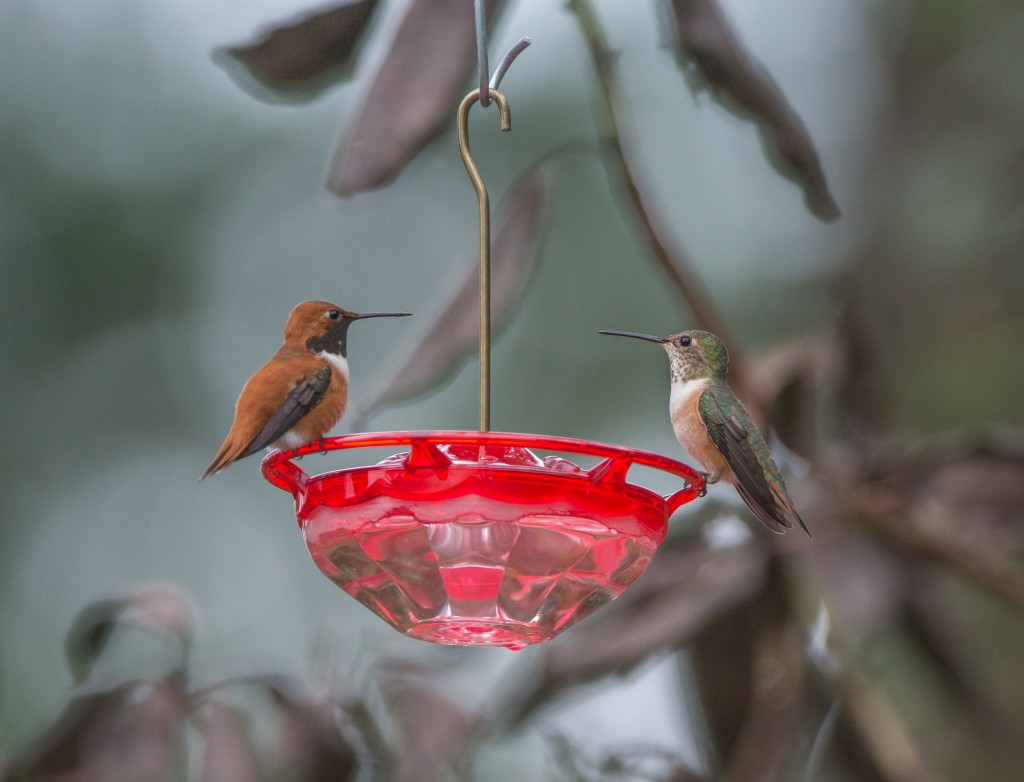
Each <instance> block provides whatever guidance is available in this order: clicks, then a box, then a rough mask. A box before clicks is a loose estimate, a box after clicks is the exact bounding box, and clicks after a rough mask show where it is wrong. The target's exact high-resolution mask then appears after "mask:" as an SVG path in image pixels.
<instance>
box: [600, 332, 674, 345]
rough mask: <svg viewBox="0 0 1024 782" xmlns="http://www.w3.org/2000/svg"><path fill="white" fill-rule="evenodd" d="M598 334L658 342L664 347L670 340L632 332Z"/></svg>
mask: <svg viewBox="0 0 1024 782" xmlns="http://www.w3.org/2000/svg"><path fill="white" fill-rule="evenodd" d="M597 333H598V334H611V335H612V336H615V337H635V338H636V339H646V340H647V341H648V342H657V343H658V344H659V345H664V344H665V343H666V342H668V340H667V339H666V338H665V337H655V336H653V335H651V334H637V333H635V332H632V331H599V332H597Z"/></svg>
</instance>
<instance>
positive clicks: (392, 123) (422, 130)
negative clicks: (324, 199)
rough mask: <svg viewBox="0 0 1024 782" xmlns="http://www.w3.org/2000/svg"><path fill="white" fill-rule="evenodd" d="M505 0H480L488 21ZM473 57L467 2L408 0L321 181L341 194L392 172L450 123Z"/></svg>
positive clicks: (366, 186) (471, 20)
mask: <svg viewBox="0 0 1024 782" xmlns="http://www.w3.org/2000/svg"><path fill="white" fill-rule="evenodd" d="M505 2H506V0H488V1H487V3H486V6H485V9H486V18H487V20H488V28H489V29H492V28H493V21H494V19H495V17H496V16H497V14H498V13H499V11H500V9H501V8H502V7H503V6H504V5H505ZM475 64H476V23H475V20H474V17H473V4H472V3H470V2H451V1H450V0H449V2H440V3H439V2H437V0H413V1H412V4H411V5H410V7H409V10H408V11H407V12H406V14H405V18H404V19H403V20H402V23H401V26H400V27H399V29H398V32H397V33H396V34H395V38H394V40H393V41H392V42H391V49H390V50H389V51H388V53H387V56H386V57H385V58H384V60H383V62H382V64H381V66H380V69H379V70H378V71H377V75H376V77H375V78H374V80H373V84H372V85H371V86H370V89H369V92H368V93H367V95H366V99H365V101H364V103H363V106H362V109H361V110H360V112H359V116H358V117H357V118H356V120H355V122H354V123H353V125H352V126H351V127H350V129H349V130H348V131H347V133H346V134H345V137H344V138H343V139H342V141H341V142H339V144H338V147H337V149H336V150H335V152H334V156H333V158H332V160H331V164H330V170H329V171H328V175H327V189H328V190H330V191H331V192H333V193H335V194H337V195H340V196H348V195H353V194H354V193H359V192H361V191H363V190H372V189H373V188H376V187H381V186H382V185H385V184H387V183H388V182H390V181H391V180H393V179H394V178H395V177H396V176H398V174H399V173H400V172H401V171H402V169H403V168H405V165H406V164H407V163H408V162H409V161H410V160H412V159H413V158H414V157H415V156H416V154H417V153H418V152H419V151H420V150H421V149H423V147H425V146H426V145H427V144H428V143H429V142H430V141H431V139H433V138H434V137H435V136H436V135H437V134H438V133H440V132H441V131H443V130H446V129H450V128H453V127H454V124H455V107H456V105H457V103H458V101H459V100H460V99H461V98H462V96H463V94H465V92H466V91H467V89H466V86H467V84H468V82H469V77H470V74H472V72H473V70H474V65H475Z"/></svg>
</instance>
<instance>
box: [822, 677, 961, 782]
mask: <svg viewBox="0 0 1024 782" xmlns="http://www.w3.org/2000/svg"><path fill="white" fill-rule="evenodd" d="M833 685H834V686H836V687H837V688H838V689H839V691H840V692H841V693H842V696H841V697H842V702H841V703H842V706H843V707H844V709H845V710H846V713H847V716H848V717H849V718H850V719H851V720H852V722H853V725H854V727H855V728H856V729H857V731H858V733H859V734H860V737H861V738H862V740H863V741H864V742H865V744H866V745H867V749H868V752H869V753H870V754H871V756H872V759H873V760H874V762H875V763H876V765H877V768H878V770H879V771H881V772H882V773H883V774H885V777H886V779H887V780H890V782H940V780H942V777H940V776H938V775H936V774H934V773H933V772H931V771H929V770H928V768H927V766H926V765H925V762H924V759H923V758H922V756H921V752H920V750H919V749H918V747H917V745H916V744H915V743H914V739H913V737H912V736H911V735H910V732H909V730H908V729H907V726H906V724H905V723H904V721H903V719H902V717H901V716H900V713H899V711H898V710H897V709H896V707H895V706H894V705H893V703H892V701H890V700H889V698H888V697H887V696H886V695H885V693H883V692H882V691H881V690H880V689H879V688H878V687H876V686H875V685H874V683H873V682H872V681H871V679H870V678H869V677H868V676H866V675H865V674H864V673H863V672H862V671H861V670H860V669H859V667H858V666H857V665H856V664H855V663H854V662H853V661H851V660H850V659H845V660H844V661H843V664H842V665H841V666H840V667H839V669H838V671H837V672H836V674H835V676H834V681H833Z"/></svg>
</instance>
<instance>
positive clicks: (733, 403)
mask: <svg viewBox="0 0 1024 782" xmlns="http://www.w3.org/2000/svg"><path fill="white" fill-rule="evenodd" d="M601 333H602V334H613V335H617V336H621V337H635V338H636V339H645V340H647V341H648V342H656V343H658V344H659V345H661V346H662V347H663V348H665V351H666V352H667V353H668V357H669V364H670V371H671V375H672V394H671V396H670V398H669V413H670V415H671V416H672V428H673V429H674V430H675V433H676V439H678V440H679V443H680V445H682V446H683V448H685V449H686V451H687V452H688V453H689V454H690V455H691V456H692V457H693V458H694V459H696V460H697V461H698V462H700V464H701V467H703V468H704V469H705V470H706V471H707V472H705V473H704V476H705V480H706V481H707V482H708V483H715V482H717V481H719V480H725V481H727V482H728V483H731V484H733V485H734V486H735V487H736V490H737V491H738V492H739V495H740V497H742V498H743V501H744V502H745V503H746V504H747V507H748V508H750V510H751V512H753V514H754V515H755V516H756V517H757V520H758V521H760V522H761V523H762V524H764V525H765V526H766V527H768V529H770V530H772V531H773V532H783V531H785V529H786V528H788V527H792V526H793V522H796V523H797V524H799V525H800V527H801V528H802V529H803V531H804V532H806V533H807V535H808V537H809V536H810V534H811V533H810V532H809V531H808V530H807V527H806V525H805V524H804V522H803V520H802V519H801V518H800V516H799V514H797V512H796V509H795V508H794V507H793V499H792V498H791V497H790V496H789V491H787V489H786V484H785V483H784V482H783V480H782V473H780V472H779V468H778V466H776V464H775V461H774V460H773V459H772V457H771V454H770V453H768V445H767V444H766V443H765V441H764V438H763V437H761V435H760V433H759V432H758V431H757V427H756V426H755V425H754V421H753V419H752V418H751V417H750V413H748V412H747V409H746V408H745V407H744V406H743V403H742V402H740V400H739V399H738V398H737V397H736V394H734V393H733V391H732V389H731V388H729V384H728V383H727V382H726V380H725V376H726V373H727V372H728V369H729V352H728V351H727V350H726V349H725V345H724V344H723V343H722V340H720V339H719V338H718V337H716V336H715V335H714V334H712V333H711V332H709V331H700V330H699V329H691V330H689V331H681V332H679V333H678V334H673V335H672V336H670V337H654V336H651V335H650V334H634V333H633V332H631V331H602V332H601Z"/></svg>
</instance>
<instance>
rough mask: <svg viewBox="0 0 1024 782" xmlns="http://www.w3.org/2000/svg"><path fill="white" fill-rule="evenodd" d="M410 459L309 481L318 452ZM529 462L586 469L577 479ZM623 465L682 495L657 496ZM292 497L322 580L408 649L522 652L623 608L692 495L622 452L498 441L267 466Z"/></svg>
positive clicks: (406, 440) (692, 485) (693, 478)
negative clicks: (584, 462)
mask: <svg viewBox="0 0 1024 782" xmlns="http://www.w3.org/2000/svg"><path fill="white" fill-rule="evenodd" d="M378 446H408V450H405V451H402V452H401V453H397V454H395V455H394V456H391V457H389V458H387V459H385V460H384V461H382V462H379V463H378V464H374V465H371V466H368V467H356V468H353V469H344V470H338V471H335V472H328V473H324V474H323V475H317V476H315V477H311V476H309V475H307V474H306V473H305V472H304V471H303V470H302V469H301V468H300V467H299V466H298V465H296V464H295V462H294V461H292V459H293V458H295V457H300V456H303V455H306V454H311V453H319V452H321V451H335V450H342V449H354V448H369V447H378ZM533 449H543V450H545V451H559V452H563V453H570V454H579V455H584V456H590V457H597V458H599V459H600V460H601V461H599V462H598V463H597V465H596V466H594V467H592V468H590V469H586V470H585V469H582V468H581V467H579V466H577V465H576V464H574V463H573V462H571V461H568V460H566V459H563V458H561V457H559V456H554V455H551V456H547V457H545V458H541V457H538V456H537V455H536V454H535V453H534V452H533ZM633 465H641V466H645V467H651V468H655V469H659V470H663V471H665V472H668V473H671V474H672V475H675V476H677V477H679V478H682V479H683V480H684V481H685V485H684V487H683V488H682V489H679V490H678V491H676V492H675V493H674V494H671V495H669V496H667V497H663V496H662V495H660V494H657V493H656V492H653V491H651V490H650V489H647V488H644V487H642V486H639V485H637V484H635V483H630V482H629V481H628V480H627V473H628V472H629V469H630V468H631V467H632V466H633ZM263 474H264V476H266V478H267V480H268V481H270V482H271V483H273V484H274V485H275V486H278V487H279V488H282V489H285V490H286V491H289V492H291V493H292V494H293V495H294V497H295V513H296V516H297V518H298V522H299V526H300V528H301V529H302V534H303V536H304V538H305V540H306V546H307V547H308V548H309V553H310V554H311V555H312V557H313V561H314V562H315V563H316V565H317V567H319V568H320V570H321V572H323V574H324V575H325V576H327V577H328V578H329V579H331V581H333V582H334V583H335V584H337V585H338V586H339V587H341V588H342V589H343V590H345V592H347V593H348V594H349V595H351V596H352V597H354V598H355V599H356V600H358V601H359V602H360V603H362V604H363V605H364V606H366V607H367V608H369V609H370V610H371V611H373V612H374V613H375V614H377V615H378V616H379V617H380V618H381V619H383V620H384V621H386V622H387V623H388V624H390V625H392V626H393V627H395V628H396V629H397V630H399V631H400V632H403V633H405V634H406V635H409V636H412V637H413V638H419V639H422V640H424V641H434V642H436V643H444V644H455V645H460V646H469V645H474V646H480V645H483V646H505V647H507V648H509V649H521V648H523V647H524V646H526V645H528V644H535V643H540V642H542V641H547V640H549V639H550V638H553V637H554V636H555V635H557V634H558V633H560V632H561V631H562V630H565V629H566V628H567V627H570V626H572V625H573V624H575V623H576V622H578V621H579V620H581V619H583V618H584V617H586V616H587V615H589V614H590V613H591V612H593V611H595V610H596V609H598V608H600V607H601V606H602V605H604V604H605V603H607V602H608V601H609V600H612V599H614V598H616V597H618V596H619V595H620V594H621V593H622V592H623V590H625V589H626V588H628V587H629V586H630V585H631V584H632V583H633V582H634V581H636V580H637V579H638V578H639V577H640V576H641V575H642V574H643V572H644V570H646V568H647V565H648V563H649V562H650V561H651V558H652V557H653V556H654V551H655V549H656V548H657V547H658V545H659V544H660V543H661V541H662V540H663V539H664V537H665V530H666V527H667V522H668V517H669V515H671V513H672V512H673V511H674V510H675V509H676V508H678V507H679V506H681V505H683V504H684V503H686V502H689V501H690V500H692V499H693V498H694V497H696V496H698V494H699V493H700V492H701V491H703V487H704V482H703V477H702V476H701V475H700V473H698V472H697V471H696V470H694V469H693V468H692V467H689V466H687V465H685V464H683V463H681V462H677V461H675V460H673V459H669V458H667V457H665V456H659V455H657V454H653V453H648V452H645V451H639V450H636V449H633V448H624V447H621V446H613V445H603V444H600V443H591V442H585V441H583V440H573V439H568V438H563V437H548V436H543V435H526V434H506V433H498V432H385V433H374V434H362V435H351V436H348V437H335V438H332V439H329V440H324V441H323V442H321V443H314V444H312V445H307V446H304V447H303V448H299V449H296V450H294V451H288V452H275V453H272V454H270V455H269V456H267V458H266V459H264V461H263Z"/></svg>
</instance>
